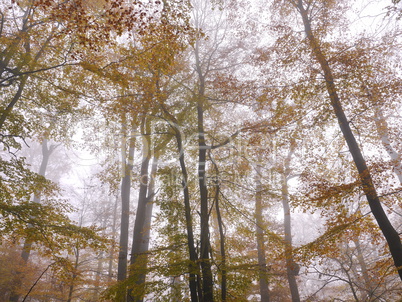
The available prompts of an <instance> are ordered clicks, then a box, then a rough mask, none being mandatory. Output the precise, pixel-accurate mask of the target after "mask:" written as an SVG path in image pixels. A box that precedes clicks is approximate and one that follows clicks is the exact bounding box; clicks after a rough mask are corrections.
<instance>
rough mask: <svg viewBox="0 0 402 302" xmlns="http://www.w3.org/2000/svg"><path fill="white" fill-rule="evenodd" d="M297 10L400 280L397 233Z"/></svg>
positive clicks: (324, 64) (307, 21)
mask: <svg viewBox="0 0 402 302" xmlns="http://www.w3.org/2000/svg"><path fill="white" fill-rule="evenodd" d="M297 9H298V11H299V13H300V15H301V17H302V19H303V24H304V31H305V33H306V35H307V39H308V41H309V43H310V48H311V50H312V53H313V56H314V57H315V59H316V60H317V61H318V63H319V64H320V66H321V69H322V71H323V73H324V78H325V83H326V88H327V92H328V95H329V98H330V101H331V105H332V107H333V109H334V112H335V115H336V117H337V119H338V123H339V126H340V129H341V131H342V134H343V136H344V138H345V140H346V143H347V145H348V147H349V151H350V153H351V155H352V157H353V160H354V163H355V165H356V168H357V170H358V172H359V177H360V181H361V183H362V187H363V191H364V194H365V195H366V198H367V201H368V203H369V206H370V209H371V212H372V213H373V215H374V217H375V219H376V221H377V223H378V225H379V227H380V229H381V231H382V233H383V235H384V237H385V239H386V241H387V243H388V246H389V249H390V252H391V255H392V258H393V260H394V264H395V267H396V269H397V271H398V274H399V277H400V278H401V280H402V243H401V239H400V237H399V234H398V232H397V231H396V230H395V228H394V227H393V226H392V224H391V222H390V221H389V219H388V217H387V215H386V213H385V211H384V209H383V207H382V205H381V202H380V199H379V197H378V194H377V191H376V188H375V187H374V184H373V180H372V177H371V173H370V171H369V169H368V167H367V164H366V160H365V159H364V157H363V154H362V152H361V150H360V147H359V145H358V143H357V141H356V138H355V136H354V134H353V132H352V129H351V128H350V124H349V121H348V119H347V117H346V115H345V112H344V110H343V108H342V104H341V101H340V99H339V96H338V90H337V87H336V86H335V82H334V78H333V75H332V70H331V67H330V66H329V63H328V60H327V58H326V57H325V55H324V53H323V52H322V50H321V47H320V44H319V41H318V40H317V39H316V38H315V36H314V34H313V31H312V29H311V21H310V19H309V16H308V13H309V12H308V11H307V10H306V9H305V8H304V6H303V1H302V0H298V1H297Z"/></svg>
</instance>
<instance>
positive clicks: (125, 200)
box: [117, 122, 135, 296]
mask: <svg viewBox="0 0 402 302" xmlns="http://www.w3.org/2000/svg"><path fill="white" fill-rule="evenodd" d="M123 124H124V122H123ZM124 128H125V125H123V140H124V141H123V143H122V166H123V177H122V181H121V222H120V240H119V247H120V249H119V260H118V264H117V280H118V281H122V280H125V279H126V277H127V255H128V230H129V219H130V218H129V217H130V191H131V190H130V188H131V170H132V168H133V159H134V147H135V137H134V135H133V133H131V136H130V138H129V152H128V158H127V154H126V147H125V146H126V142H125V135H126V132H125V131H124ZM132 131H134V129H132ZM124 296H125V294H124Z"/></svg>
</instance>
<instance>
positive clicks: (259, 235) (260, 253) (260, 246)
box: [255, 164, 269, 302]
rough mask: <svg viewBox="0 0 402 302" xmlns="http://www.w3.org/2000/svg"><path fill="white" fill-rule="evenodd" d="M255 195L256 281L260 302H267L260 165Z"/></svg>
mask: <svg viewBox="0 0 402 302" xmlns="http://www.w3.org/2000/svg"><path fill="white" fill-rule="evenodd" d="M255 182H256V194H255V225H256V239H257V257H258V259H257V260H258V281H259V287H260V296H261V302H269V287H268V285H269V281H268V268H267V260H266V258H265V240H264V229H263V225H264V219H263V217H262V209H263V206H262V183H261V165H260V164H257V166H256V179H255Z"/></svg>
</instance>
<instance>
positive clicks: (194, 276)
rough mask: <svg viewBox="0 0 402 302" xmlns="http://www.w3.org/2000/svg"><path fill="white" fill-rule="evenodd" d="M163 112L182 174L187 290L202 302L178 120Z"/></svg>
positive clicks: (186, 172)
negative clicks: (186, 252) (171, 132)
mask: <svg viewBox="0 0 402 302" xmlns="http://www.w3.org/2000/svg"><path fill="white" fill-rule="evenodd" d="M160 105H161V108H162V110H163V112H164V113H165V114H166V115H167V117H168V118H167V120H169V121H170V126H171V128H172V130H173V132H174V136H175V138H176V144H177V151H178V153H179V163H180V169H181V174H182V177H183V178H182V182H181V184H182V187H183V199H184V214H185V218H186V231H187V246H188V251H189V257H190V261H189V267H188V268H189V288H190V296H191V302H199V301H203V293H202V288H201V273H200V267H199V262H198V255H197V251H196V249H195V243H194V231H193V217H192V214H191V205H190V192H189V189H188V171H187V166H186V161H185V157H184V148H183V138H182V134H181V131H180V128H179V127H180V126H179V123H178V120H177V119H176V118H175V117H174V116H173V115H172V114H171V113H170V112H169V111H168V110H167V109H166V108H165V106H164V105H163V104H160Z"/></svg>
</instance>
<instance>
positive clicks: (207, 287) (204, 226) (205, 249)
mask: <svg viewBox="0 0 402 302" xmlns="http://www.w3.org/2000/svg"><path fill="white" fill-rule="evenodd" d="M195 56H196V66H197V67H196V69H197V73H198V79H199V88H198V95H197V130H198V184H199V188H200V204H201V238H200V241H201V244H200V261H201V271H202V291H203V299H204V300H203V301H205V302H212V301H213V300H214V295H213V278H212V268H211V261H210V249H211V244H210V240H209V239H210V238H209V206H208V188H207V179H206V160H207V159H206V154H207V145H206V143H205V131H204V105H205V100H206V99H205V76H204V74H203V72H202V70H201V63H200V60H199V46H198V41H197V42H196V49H195Z"/></svg>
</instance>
